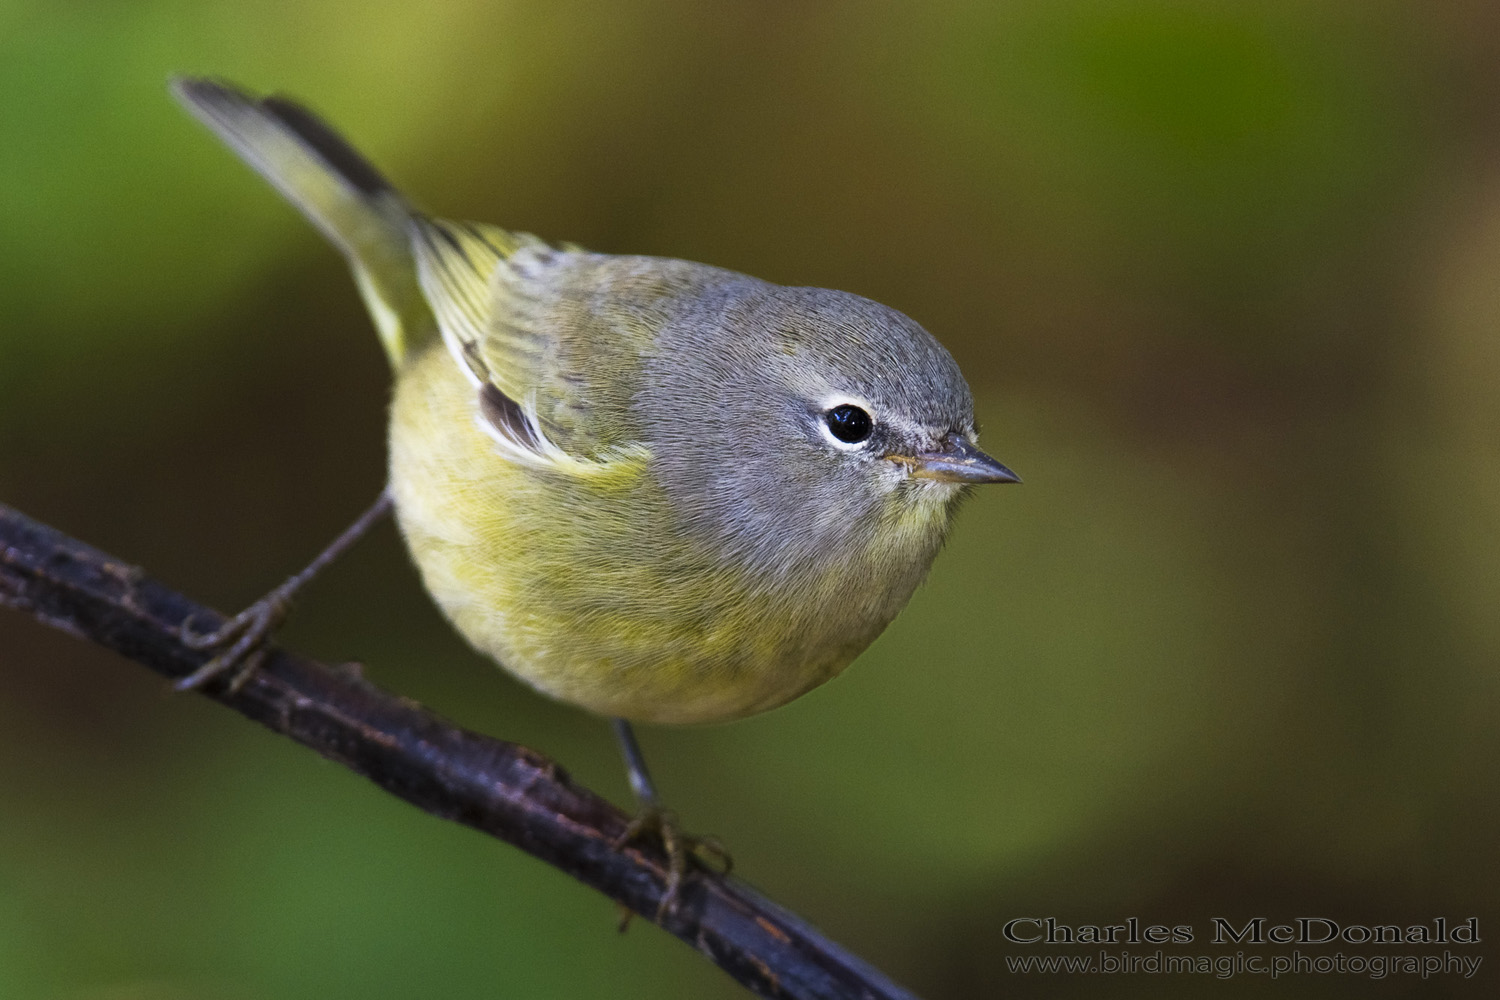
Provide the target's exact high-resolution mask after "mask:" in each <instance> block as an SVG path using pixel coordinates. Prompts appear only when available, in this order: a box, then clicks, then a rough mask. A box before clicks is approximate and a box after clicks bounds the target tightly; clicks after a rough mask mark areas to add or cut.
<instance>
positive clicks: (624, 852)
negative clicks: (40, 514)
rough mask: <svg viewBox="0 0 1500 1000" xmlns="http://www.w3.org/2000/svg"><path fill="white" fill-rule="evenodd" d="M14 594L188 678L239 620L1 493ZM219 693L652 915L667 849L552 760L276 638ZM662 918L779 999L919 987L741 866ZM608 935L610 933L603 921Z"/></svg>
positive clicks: (47, 618)
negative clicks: (769, 893)
mask: <svg viewBox="0 0 1500 1000" xmlns="http://www.w3.org/2000/svg"><path fill="white" fill-rule="evenodd" d="M0 605H3V606H7V607H11V608H15V609H17V610H19V611H22V612H24V613H26V614H29V615H31V616H32V617H33V618H36V619H37V620H39V621H42V622H45V623H46V624H48V625H51V626H53V627H55V628H60V629H62V630H63V631H66V632H69V633H72V634H73V635H75V636H78V637H79V638H82V639H86V640H88V641H90V642H94V643H97V644H99V645H101V646H104V647H106V648H108V649H112V650H114V651H116V652H118V653H120V654H122V655H124V656H127V657H129V658H130V659H132V660H135V661H137V662H139V663H142V664H144V665H146V666H148V667H150V668H151V669H152V670H155V671H156V672H157V673H160V674H162V675H164V676H166V677H168V678H171V679H173V680H176V679H178V678H181V677H184V676H186V675H188V674H190V673H192V672H193V671H194V670H195V669H197V668H198V667H199V666H201V665H202V663H203V661H204V660H205V659H206V655H207V654H205V653H203V652H201V651H195V650H192V649H190V648H188V647H187V646H185V645H184V644H183V642H182V638H181V636H182V632H181V630H182V627H183V625H184V623H186V622H189V621H191V623H192V625H193V628H194V629H195V630H200V631H201V630H205V629H212V628H215V627H217V626H218V625H219V624H220V623H221V622H222V621H223V617H222V616H221V615H219V614H217V613H216V612H213V611H211V610H209V609H207V608H204V607H202V606H200V605H197V604H194V603H193V602H192V601H189V600H188V599H187V598H185V597H183V596H181V595H180V594H177V593H174V592H173V591H171V590H169V589H167V588H166V587H164V586H162V585H161V584H159V583H156V582H155V581H153V580H151V579H149V578H147V577H146V575H145V573H144V572H142V571H141V570H140V569H138V568H136V567H134V566H130V565H128V564H126V563H123V562H121V561H120V560H118V559H115V558H114V557H112V556H109V555H106V554H104V553H103V552H100V551H98V550H97V549H93V548H90V547H89V546H87V545H84V544H83V543H81V542H78V541H75V540H73V539H71V538H69V537H67V536H66V535H63V534H61V533H60V532H58V531H55V530H54V529H52V528H49V527H46V526H45V525H42V524H39V523H37V522H35V521H33V520H31V519H30V518H28V517H26V516H25V515H23V514H21V513H20V512H18V511H16V510H14V509H12V508H10V507H7V506H5V505H3V504H0ZM202 693H203V694H204V695H205V696H207V697H209V698H213V699H215V700H216V701H220V702H222V703H223V704H225V705H227V706H229V707H230V708H233V709H234V710H236V711H238V712H241V713H243V714H244V715H246V716H249V717H250V718H252V719H254V720H255V721H257V722H259V723H261V724H263V725H265V726H266V727H268V728H270V729H273V730H275V731H276V732H278V733H282V734H285V735H287V736H290V737H291V738H292V739H294V740H297V741H298V742H299V743H302V744H304V745H306V746H308V747H311V748H312V749H314V750H316V751H317V752H318V753H320V754H322V755H323V756H325V757H327V758H329V759H330V760H335V761H338V762H339V763H340V764H343V765H344V766H345V767H348V768H350V769H351V770H353V771H355V772H357V773H359V774H362V775H364V776H365V777H367V778H369V779H370V780H371V781H373V782H375V784H377V785H379V786H380V787H381V788H384V789H385V790H386V791H388V792H390V793H392V794H393V795H396V796H399V797H400V798H403V799H405V800H406V801H408V802H410V803H412V804H413V805H415V806H417V807H418V808H420V809H423V810H426V811H427V812H430V813H432V814H433V815H434V816H440V817H442V818H444V819H450V820H454V821H456V822H459V823H463V824H465V825H467V826H471V827H474V828H475V829H477V830H481V831H483V832H485V833H488V834H490V835H491V836H494V837H498V838H499V839H501V840H504V841H506V842H507V843H510V844H514V845H515V846H517V847H519V848H521V849H522V850H523V851H526V852H527V853H529V854H532V855H535V856H536V857H538V858H540V859H542V860H543V861H545V862H547V863H548V864H550V865H552V866H553V867H555V868H558V869H560V870H562V871H564V872H566V873H568V874H569V875H572V876H573V877H574V878H576V879H578V880H579V881H580V882H582V883H584V884H585V885H588V886H592V887H593V888H595V889H597V890H598V891H599V892H601V893H603V894H604V895H606V896H608V897H609V898H610V899H613V900H615V901H616V902H619V903H621V904H622V905H624V906H626V907H628V908H629V909H631V910H632V911H634V912H635V913H638V914H640V915H642V916H643V917H645V918H646V919H649V920H654V919H655V917H656V912H657V906H658V904H659V903H660V900H661V893H662V890H663V886H664V884H665V880H666V874H667V860H666V858H665V856H664V855H663V854H662V853H661V852H660V850H658V849H656V847H655V845H645V844H642V845H635V844H632V845H631V846H628V847H626V848H623V849H618V850H617V849H616V848H615V847H614V846H613V845H614V843H615V840H616V839H617V838H618V837H619V836H620V834H621V832H622V831H624V829H625V826H626V823H627V818H626V816H625V815H624V814H623V813H621V812H620V811H619V810H618V809H616V808H615V807H614V806H612V805H610V804H609V803H608V802H606V801H605V800H604V799H602V798H600V797H599V796H598V795H595V794H594V793H593V792H590V791H589V790H588V789H586V788H582V787H579V786H578V785H576V784H574V783H573V782H572V781H571V780H569V778H568V775H567V774H566V773H565V772H564V771H563V770H562V768H560V767H558V766H557V765H556V764H555V763H553V762H552V761H551V760H549V759H547V758H546V757H544V756H542V755H541V754H538V753H536V752H534V751H532V750H528V749H526V748H525V747H522V746H518V745H516V744H514V743H506V742H503V741H501V740H495V739H491V738H489V737H486V736H481V735H479V734H477V733H473V732H469V731H467V730H464V729H460V728H458V727H457V726H454V725H452V724H451V723H449V722H447V721H446V720H444V719H442V718H440V717H438V716H436V715H434V714H433V713H431V712H429V711H427V710H426V709H424V708H422V707H421V706H420V705H417V704H416V703H415V702H412V701H410V700H408V699H405V698H400V697H397V696H395V695H391V694H388V693H386V692H384V691H382V690H380V689H379V688H377V687H375V686H374V685H372V684H370V683H368V682H367V681H365V680H364V679H363V678H362V677H361V676H360V674H359V671H358V669H357V668H355V667H343V668H332V667H328V666H325V665H323V664H321V663H317V662H315V661H312V660H308V659H305V658H303V657H300V656H297V655H295V654H293V653H290V652H287V651H285V650H282V649H275V650H273V651H272V652H271V654H270V655H269V656H268V657H267V659H266V661H265V664H264V665H263V666H262V668H261V669H260V670H259V671H258V672H257V673H256V675H255V676H254V677H253V678H252V679H251V680H250V682H249V683H247V684H245V685H244V686H243V687H242V688H241V689H240V690H239V691H238V692H230V691H229V690H228V689H227V687H226V686H225V685H223V684H215V685H210V686H209V687H208V689H207V690H205V691H203V692H202ZM661 926H662V927H663V928H664V929H665V930H667V931H669V932H671V933H672V934H675V935H676V936H677V937H679V938H681V939H682V940H684V941H686V942H687V943H688V944H690V945H692V946H693V947H694V948H696V949H698V950H699V951H701V952H702V953H703V954H704V955H706V956H708V958H709V960H710V961H713V962H714V963H716V964H717V965H718V966H719V967H720V968H722V969H723V970H724V971H725V972H727V973H729V975H730V976H732V977H734V978H735V979H736V980H738V981H739V982H740V983H741V984H743V985H744V986H746V987H748V988H749V989H750V990H752V991H754V992H756V993H758V994H760V995H761V996H766V997H796V998H809V1000H810V998H845V997H860V998H870V1000H875V998H892V1000H915V998H914V997H912V995H911V994H910V993H908V992H906V991H905V990H903V989H901V988H900V987H899V986H896V985H895V984H893V983H891V982H890V981H889V980H888V979H886V978H885V977H884V976H882V975H881V974H880V973H879V972H877V971H876V970H875V969H873V968H871V967H870V966H869V965H867V964H865V963H864V962H862V961H860V960H859V959H858V958H855V957H854V956H853V955H850V954H849V953H848V952H846V951H844V950H843V949H842V948H840V947H839V946H838V945H836V944H834V943H833V942H831V941H829V940H827V939H826V938H824V937H823V936H822V935H821V934H819V933H818V932H817V931H816V930H814V929H813V928H811V927H809V926H808V925H807V924H806V923H804V922H803V921H801V920H800V919H799V918H797V917H796V916H795V915H793V914H791V913H788V912H787V911H786V910H783V909H782V908H780V907H778V906H777V905H775V904H774V903H772V902H770V901H769V900H767V899H765V898H764V897H762V896H761V895H760V894H759V893H757V892H756V891H755V890H753V889H751V888H750V887H749V886H747V885H745V884H744V883H743V882H740V881H738V880H737V879H732V878H726V877H723V876H720V875H718V874H716V873H713V872H708V871H705V870H702V869H694V870H693V871H692V872H691V873H690V874H689V877H688V879H687V880H686V881H685V882H684V884H683V887H682V892H681V896H680V899H679V903H678V905H677V907H676V909H675V910H674V911H673V912H672V913H670V914H667V915H666V916H664V917H663V919H662V920H661ZM600 933H605V931H604V929H603V928H602V927H601V930H600Z"/></svg>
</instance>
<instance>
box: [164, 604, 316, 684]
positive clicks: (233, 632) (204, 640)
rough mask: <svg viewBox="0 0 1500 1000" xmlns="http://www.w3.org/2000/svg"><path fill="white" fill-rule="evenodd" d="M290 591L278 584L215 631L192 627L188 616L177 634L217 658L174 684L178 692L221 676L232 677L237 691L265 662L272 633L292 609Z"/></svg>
mask: <svg viewBox="0 0 1500 1000" xmlns="http://www.w3.org/2000/svg"><path fill="white" fill-rule="evenodd" d="M291 596H292V595H291V590H290V588H288V587H287V586H286V585H283V586H280V587H277V588H276V589H275V590H273V591H271V592H270V593H269V594H267V595H266V596H265V597H262V598H261V599H260V600H258V601H256V602H255V603H254V604H252V605H250V606H249V607H248V608H246V609H245V610H244V611H241V612H240V613H239V614H237V615H235V616H234V617H233V618H231V619H229V620H228V621H226V622H225V623H224V624H223V625H220V626H219V627H218V628H216V629H214V630H213V631H212V632H197V631H194V630H193V627H192V621H191V619H189V620H188V621H185V622H183V623H182V626H181V628H180V629H179V632H178V635H179V637H180V638H181V640H182V644H183V645H184V646H186V647H187V648H189V649H195V650H213V651H214V654H215V655H214V657H213V658H212V659H211V660H209V661H208V662H207V663H205V664H203V666H201V667H199V668H198V669H197V670H194V671H193V672H192V673H190V674H188V675H187V676H186V677H184V678H182V679H181V680H179V681H177V682H176V683H175V684H173V685H172V686H173V687H175V688H176V689H177V690H178V691H193V690H196V689H198V688H200V687H202V686H203V685H205V684H207V683H208V682H209V681H212V680H216V679H218V678H220V677H228V678H229V691H230V693H231V694H232V693H234V692H236V691H238V690H239V689H240V688H242V687H244V686H245V682H246V681H248V680H249V679H250V677H251V676H252V675H253V674H254V673H255V671H256V669H257V668H258V667H259V666H260V665H261V663H263V662H264V661H265V658H266V650H267V645H268V643H269V641H270V638H271V633H273V632H275V631H276V629H277V628H279V627H280V626H281V623H282V622H284V621H285V620H286V616H287V612H288V611H289V610H290V609H291Z"/></svg>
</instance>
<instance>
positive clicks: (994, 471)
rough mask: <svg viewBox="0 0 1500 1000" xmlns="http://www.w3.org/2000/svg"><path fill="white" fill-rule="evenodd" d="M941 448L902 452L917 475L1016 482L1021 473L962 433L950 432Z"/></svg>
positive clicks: (962, 480)
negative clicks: (975, 444) (907, 453)
mask: <svg viewBox="0 0 1500 1000" xmlns="http://www.w3.org/2000/svg"><path fill="white" fill-rule="evenodd" d="M943 445H944V447H943V450H942V451H924V452H920V453H918V454H916V455H910V456H903V457H902V458H901V459H900V460H901V461H902V462H904V463H906V464H907V465H910V466H911V474H912V476H913V477H915V478H917V479H936V480H938V481H939V482H944V483H1019V482H1020V481H1021V477H1020V476H1018V475H1016V474H1015V473H1014V472H1011V471H1010V470H1009V469H1007V468H1006V467H1005V466H1003V465H1001V464H1000V463H999V462H997V461H995V460H994V459H993V458H990V456H988V455H986V454H985V453H984V452H982V451H980V450H979V449H978V448H976V447H974V446H973V445H972V444H970V443H969V439H968V438H966V437H964V436H963V435H962V434H950V435H949V436H948V438H947V440H945V441H944V442H943Z"/></svg>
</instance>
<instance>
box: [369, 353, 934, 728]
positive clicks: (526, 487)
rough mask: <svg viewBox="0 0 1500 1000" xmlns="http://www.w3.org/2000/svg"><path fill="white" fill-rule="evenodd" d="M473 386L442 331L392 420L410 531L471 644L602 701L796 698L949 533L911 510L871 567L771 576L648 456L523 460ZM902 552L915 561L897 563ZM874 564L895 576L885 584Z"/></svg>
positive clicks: (680, 713)
mask: <svg viewBox="0 0 1500 1000" xmlns="http://www.w3.org/2000/svg"><path fill="white" fill-rule="evenodd" d="M475 399H476V396H475V390H474V389H473V388H472V386H470V384H469V383H468V382H467V381H466V380H465V378H464V377H463V375H462V374H461V372H460V371H459V370H458V367H457V366H456V365H455V364H454V362H453V360H452V358H451V356H450V355H449V354H448V353H447V352H446V350H444V348H443V346H442V345H441V344H436V343H435V344H433V345H431V346H430V347H428V348H427V349H425V350H423V351H422V352H421V353H420V354H418V355H417V356H415V357H413V358H411V359H409V360H408V361H407V363H406V364H405V365H403V367H402V369H401V371H400V373H399V375H398V378H397V383H396V393H395V400H394V403H393V405H392V413H391V433H390V463H391V467H390V482H391V489H392V491H393V494H394V497H395V501H396V513H397V519H398V522H399V524H400V526H401V530H402V533H403V534H404V535H405V538H406V541H407V545H408V547H409V548H410V550H411V553H412V557H413V559H414V560H415V562H416V564H417V567H418V569H419V570H420V572H421V574H422V577H423V580H424V582H425V584H426V586H427V589H428V591H429V592H430V593H431V594H432V595H433V598H434V599H435V600H436V602H437V604H438V605H439V607H440V608H441V609H442V610H443V612H444V613H445V614H446V615H447V616H448V618H449V619H450V620H452V622H453V624H454V625H455V627H457V628H458V630H459V631H460V632H461V633H462V634H463V635H464V637H465V638H467V639H468V640H469V642H470V643H472V644H473V645H474V646H475V647H476V648H477V649H479V650H480V651H481V652H484V653H487V654H489V655H490V656H492V657H494V658H495V659H496V660H497V661H499V663H500V664H501V665H502V666H503V667H505V668H506V669H507V670H509V671H510V672H511V673H513V674H515V675H516V676H518V677H520V678H522V679H523V680H525V681H527V682H528V683H530V684H532V685H533V686H535V687H537V688H539V689H540V690H542V691H544V692H546V693H547V694H550V695H552V696H554V697H557V698H559V699H562V700H564V701H568V702H572V703H574V704H577V705H580V706H582V707H584V708H587V709H590V710H592V711H594V712H598V713H600V714H604V715H613V716H620V717H623V718H628V719H633V720H641V721H653V722H677V723H686V722H712V721H718V720H726V719H732V718H738V717H740V716H744V715H750V714H753V713H755V712H759V711H764V710H766V709H769V708H774V707H776V706H777V705H781V704H783V703H785V702H787V701H790V700H791V699H793V698H795V697H797V696H798V695H800V694H802V693H803V692H805V691H807V690H809V689H810V688H812V687H815V686H816V685H818V684H820V683H822V682H823V681H825V680H827V679H829V678H830V677H832V676H834V675H835V674H837V673H838V672H839V671H840V670H841V669H842V668H843V667H844V666H845V665H847V664H848V662H849V661H850V660H852V659H853V658H854V657H855V656H856V655H858V653H859V652H860V651H861V650H863V649H864V647H865V646H866V645H868V644H869V642H870V641H871V640H872V639H874V637H875V636H876V635H878V634H879V632H880V630H881V629H883V628H884V627H885V625H886V624H887V622H889V621H890V619H891V618H892V617H894V615H895V614H896V612H897V611H898V610H899V609H900V608H901V606H902V605H904V604H905V602H906V600H907V598H908V597H909V596H910V593H911V591H912V589H914V588H915V586H916V584H917V583H918V582H919V580H920V578H921V575H922V573H923V571H925V569H926V566H927V563H928V562H929V561H930V558H931V553H932V550H933V549H934V548H935V547H936V544H937V543H938V540H939V538H940V534H941V532H940V531H938V532H937V533H936V534H937V536H938V537H934V532H933V531H932V530H931V526H930V525H925V524H906V525H904V526H903V525H902V524H900V523H899V522H897V523H893V530H892V533H891V535H890V537H889V538H884V539H871V546H870V553H869V555H870V560H869V565H866V566H854V567H851V566H842V567H832V568H824V567H808V568H806V569H807V571H806V572H804V573H801V574H799V577H798V580H797V583H796V586H784V587H778V586H777V585H775V584H774V583H770V584H768V583H767V582H766V581H763V580H760V581H757V580H754V579H752V578H751V577H750V576H749V575H748V574H746V573H742V572H739V571H737V570H736V568H735V567H734V566H733V565H728V564H726V563H725V562H724V561H723V560H722V558H715V557H714V556H713V555H712V554H711V553H710V552H709V551H708V550H707V547H706V546H703V545H702V544H700V543H699V542H697V541H695V540H694V539H693V538H692V537H690V535H689V533H687V532H685V531H684V530H683V526H682V524H681V523H680V522H679V521H678V519H677V518H676V517H675V516H674V513H673V511H672V509H671V506H670V504H669V503H668V501H667V498H666V497H665V496H664V494H663V492H662V490H661V488H660V487H659V485H658V484H657V483H656V482H655V481H654V477H653V476H652V472H651V462H650V458H649V456H645V455H641V456H638V457H636V458H621V459H618V460H616V461H614V462H612V463H609V465H608V467H607V468H605V469H603V470H601V471H599V472H596V473H594V474H591V475H588V476H579V475H576V474H569V473H565V472H557V471H550V470H546V469H539V468H535V467H529V466H526V465H521V464H517V463H514V462H512V461H510V460H508V459H506V458H504V457H502V456H501V455H500V454H499V452H498V450H497V448H496V446H495V443H494V441H493V440H492V439H491V438H490V437H489V436H488V435H487V434H486V433H485V432H484V431H483V430H482V429H481V428H480V427H479V425H478V423H477V413H476V406H475ZM904 548H912V549H913V551H912V552H910V553H909V554H908V553H905V552H903V551H901V550H903V549H904ZM918 549H920V550H921V551H917V550H918ZM892 560H895V561H896V562H898V563H900V564H903V565H905V564H911V565H912V566H914V567H915V568H914V569H913V570H912V571H909V572H901V573H895V574H892V573H890V572H888V569H889V566H890V565H891V564H892ZM872 574H879V575H880V577H889V578H890V581H891V582H890V585H889V586H887V587H882V588H879V592H878V593H877V592H872V591H871V590H870V587H869V579H870V576H871V575H872ZM859 576H863V577H864V579H863V581H861V580H858V579H856V578H857V577H859ZM851 591H857V593H858V595H859V597H858V599H850V597H849V594H850V592H851Z"/></svg>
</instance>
